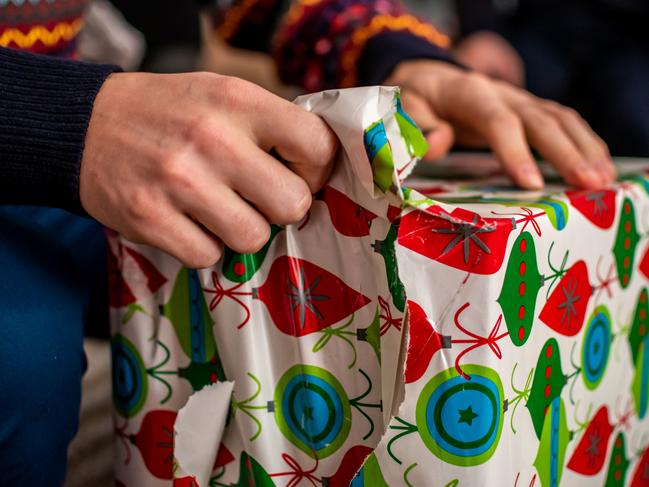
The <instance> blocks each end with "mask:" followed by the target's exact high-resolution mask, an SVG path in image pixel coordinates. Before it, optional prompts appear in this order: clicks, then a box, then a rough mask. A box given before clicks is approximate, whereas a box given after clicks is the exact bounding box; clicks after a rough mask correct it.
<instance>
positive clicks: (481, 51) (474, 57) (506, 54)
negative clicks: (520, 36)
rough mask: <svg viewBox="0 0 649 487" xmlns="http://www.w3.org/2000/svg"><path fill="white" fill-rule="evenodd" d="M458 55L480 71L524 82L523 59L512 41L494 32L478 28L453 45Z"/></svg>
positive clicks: (512, 82) (457, 56)
mask: <svg viewBox="0 0 649 487" xmlns="http://www.w3.org/2000/svg"><path fill="white" fill-rule="evenodd" d="M453 54H454V55H455V59H457V60H458V62H460V63H461V64H463V65H465V66H467V67H468V68H471V69H472V70H474V71H477V72H478V73H482V74H486V75H487V76H490V77H492V78H496V79H501V80H503V81H507V82H509V83H511V84H513V85H516V86H520V87H522V86H524V84H525V69H524V67H523V60H522V59H521V57H520V56H519V55H518V53H517V52H516V50H515V49H514V48H513V47H512V45H511V44H510V43H509V42H507V40H506V39H504V38H503V37H502V36H500V35H498V34H496V33H495V32H488V31H480V32H475V33H473V34H471V35H470V36H468V37H467V38H466V39H463V40H462V41H461V42H460V43H459V44H458V45H457V46H456V47H455V49H453Z"/></svg>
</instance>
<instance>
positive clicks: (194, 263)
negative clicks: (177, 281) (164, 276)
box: [180, 246, 221, 269]
mask: <svg viewBox="0 0 649 487" xmlns="http://www.w3.org/2000/svg"><path fill="white" fill-rule="evenodd" d="M220 258H221V251H220V249H218V248H216V247H214V248H203V247H199V246H196V247H194V248H192V249H189V250H188V251H187V252H186V254H185V255H183V256H181V258H180V260H181V261H182V263H183V264H185V265H186V266H187V267H191V268H193V269H204V268H206V267H211V266H213V265H214V264H216V263H217V262H218V260H219V259H220Z"/></svg>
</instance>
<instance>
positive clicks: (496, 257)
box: [398, 206, 516, 274]
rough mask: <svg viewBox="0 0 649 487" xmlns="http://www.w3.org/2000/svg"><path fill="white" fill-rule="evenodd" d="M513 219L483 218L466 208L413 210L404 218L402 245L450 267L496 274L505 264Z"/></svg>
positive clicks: (401, 226) (400, 235) (400, 229)
mask: <svg viewBox="0 0 649 487" xmlns="http://www.w3.org/2000/svg"><path fill="white" fill-rule="evenodd" d="M515 225H516V224H515V222H514V221H513V219H511V218H488V217H481V216H479V215H478V214H477V213H473V212H470V211H467V210H464V209H462V208H456V209H455V210H453V211H452V212H450V213H449V212H447V211H446V210H444V209H443V208H441V207H440V206H431V207H429V208H427V209H426V210H425V211H423V212H422V211H411V212H409V213H407V214H406V215H405V216H403V217H402V218H401V223H400V225H399V238H398V242H399V245H402V246H403V247H406V248H408V249H410V250H413V251H414V252H417V253H419V254H421V255H424V256H426V257H428V258H430V259H433V260H437V261H439V262H442V263H443V264H446V265H448V266H451V267H454V268H456V269H460V270H463V271H467V272H474V273H476V274H493V273H494V272H496V271H497V270H498V269H500V266H501V265H502V262H503V259H504V257H505V248H506V246H507V240H508V238H509V234H510V233H511V231H512V230H513V229H514V228H515Z"/></svg>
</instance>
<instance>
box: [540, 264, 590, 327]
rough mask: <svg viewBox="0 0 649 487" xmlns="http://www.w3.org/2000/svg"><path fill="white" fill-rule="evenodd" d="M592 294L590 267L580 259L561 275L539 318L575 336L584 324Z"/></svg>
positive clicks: (550, 325)
mask: <svg viewBox="0 0 649 487" xmlns="http://www.w3.org/2000/svg"><path fill="white" fill-rule="evenodd" d="M591 294H592V287H591V285H590V282H589V280H588V268H587V267H586V263H585V262H584V261H583V260H578V261H577V262H575V263H574V264H573V265H572V266H571V267H570V269H568V270H567V271H566V273H565V274H564V275H563V277H561V280H560V281H559V283H558V284H557V286H556V287H555V289H554V290H553V291H552V294H550V297H549V298H548V300H547V302H546V303H545V305H544V306H543V309H541V313H540V314H539V319H540V320H541V321H543V322H544V323H545V324H546V325H548V326H549V327H550V328H552V329H553V330H555V331H556V332H557V333H560V334H561V335H566V336H574V335H576V334H577V333H579V331H580V330H581V327H582V326H583V324H584V317H585V315H586V308H587V307H588V301H589V300H590V296H591Z"/></svg>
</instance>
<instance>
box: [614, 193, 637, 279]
mask: <svg viewBox="0 0 649 487" xmlns="http://www.w3.org/2000/svg"><path fill="white" fill-rule="evenodd" d="M639 241H640V235H638V231H637V229H636V224H635V209H634V207H633V203H632V202H631V200H630V199H629V198H625V199H624V202H623V203H622V214H621V215H620V221H619V224H618V229H617V237H616V238H615V245H614V246H613V254H614V255H615V263H616V265H617V275H618V281H619V282H620V285H621V286H622V288H626V287H627V286H628V285H629V282H630V281H631V276H632V274H633V263H634V259H635V249H636V247H637V245H638V242H639Z"/></svg>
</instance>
